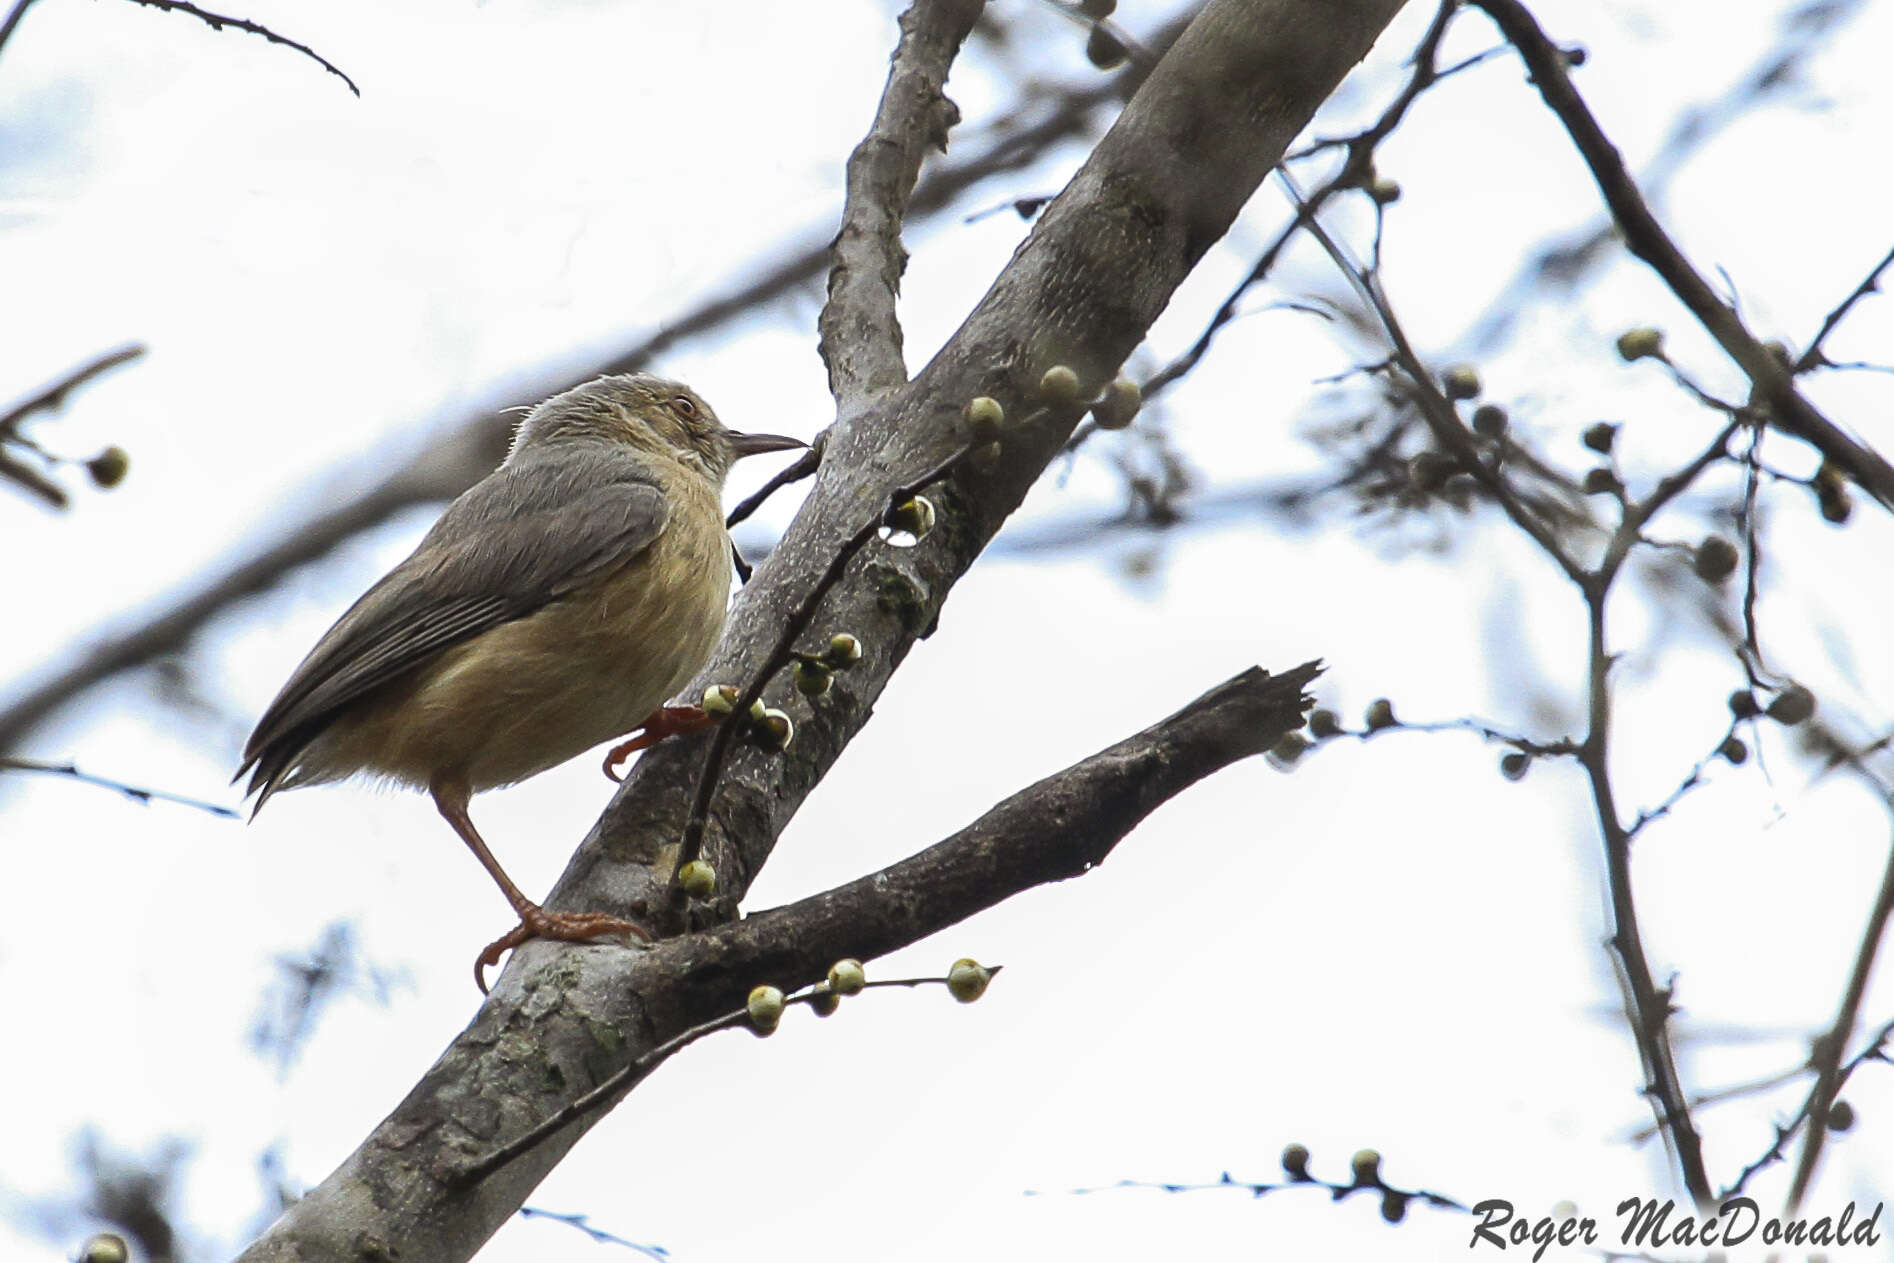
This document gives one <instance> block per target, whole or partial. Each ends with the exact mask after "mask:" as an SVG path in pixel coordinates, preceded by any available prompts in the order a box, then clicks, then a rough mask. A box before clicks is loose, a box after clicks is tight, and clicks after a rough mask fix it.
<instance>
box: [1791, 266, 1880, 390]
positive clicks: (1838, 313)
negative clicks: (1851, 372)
mask: <svg viewBox="0 0 1894 1263" xmlns="http://www.w3.org/2000/svg"><path fill="white" fill-rule="evenodd" d="M1889 264H1894V247H1889V249H1888V252H1887V253H1886V254H1884V255H1882V256H1881V261H1880V262H1879V263H1877V264H1875V265H1874V268H1873V270H1871V271H1870V272H1869V273H1868V274H1867V276H1865V277H1863V278H1862V280H1861V284H1859V285H1857V286H1855V288H1854V292H1853V293H1851V294H1849V295H1848V297H1846V298H1844V299H1842V300H1841V301H1840V302H1839V303H1837V304H1835V309H1834V310H1833V311H1831V312H1829V313H1828V315H1827V316H1826V317H1824V318H1823V320H1822V327H1821V328H1820V329H1818V330H1816V332H1815V336H1814V338H1812V339H1811V340H1810V341H1809V344H1808V349H1807V350H1805V351H1803V352H1802V354H1801V355H1800V356H1799V357H1798V358H1797V359H1796V361H1795V367H1794V368H1792V369H1790V370H1789V371H1790V372H1791V373H1794V374H1795V375H1797V376H1800V375H1801V374H1803V373H1806V372H1808V371H1809V370H1810V369H1812V368H1815V367H1817V366H1818V365H1829V366H1831V367H1835V368H1840V367H1842V366H1841V365H1839V364H1835V363H1834V362H1833V361H1832V360H1830V359H1829V358H1828V357H1827V356H1826V355H1824V354H1822V343H1824V342H1826V341H1827V340H1828V335H1829V334H1831V333H1833V332H1834V331H1835V326H1836V325H1838V324H1840V323H1841V322H1842V321H1843V320H1844V319H1846V318H1847V315H1848V313H1849V312H1850V311H1852V310H1854V305H1855V304H1856V303H1858V302H1860V301H1861V300H1862V299H1864V298H1866V297H1867V296H1868V295H1869V294H1873V293H1877V292H1879V290H1880V288H1881V273H1883V272H1885V271H1887V269H1888V265H1889Z"/></svg>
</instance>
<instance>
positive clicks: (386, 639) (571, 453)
mask: <svg viewBox="0 0 1894 1263" xmlns="http://www.w3.org/2000/svg"><path fill="white" fill-rule="evenodd" d="M669 516H670V507H669V505H668V504H667V502H666V500H665V496H664V493H663V491H662V490H661V489H660V488H659V487H658V485H657V483H656V481H655V479H654V477H653V474H652V473H651V471H650V468H649V465H648V463H647V462H645V461H641V460H640V459H639V458H638V457H637V455H636V454H635V453H634V452H633V451H632V450H630V449H628V448H626V447H624V446H623V445H622V444H617V443H613V442H610V441H608V440H605V439H602V438H591V437H574V438H570V439H561V440H557V441H551V442H545V443H544V444H543V445H541V446H535V447H527V448H523V449H521V450H518V451H516V452H515V453H514V455H513V456H512V457H510V458H509V459H508V461H507V463H506V464H505V465H503V466H501V467H500V468H499V469H498V470H496V471H494V473H493V474H492V475H490V476H489V477H487V478H486V479H484V480H482V481H481V482H479V483H477V484H475V485H474V486H473V487H472V488H470V489H469V490H468V491H467V492H466V493H465V494H463V495H462V496H461V497H460V498H459V499H458V500H456V501H454V503H453V504H452V505H451V506H450V507H449V508H448V510H447V512H446V513H445V514H443V515H442V517H441V520H440V521H439V522H437V523H435V525H434V528H433V529H432V530H430V531H429V532H428V533H427V536H426V537H425V538H424V539H422V541H421V543H420V545H419V546H418V547H417V548H416V549H415V550H414V552H413V553H412V554H411V555H410V556H409V557H408V558H407V559H406V560H405V561H403V562H402V563H401V564H400V565H398V566H396V567H395V568H394V569H393V570H391V571H390V572H389V573H388V574H387V575H386V576H385V577H384V578H383V579H382V580H381V581H380V582H379V583H377V584H375V586H374V587H372V588H370V589H369V590H368V591H367V592H366V593H364V594H363V595H362V598H361V599H360V600H359V601H357V602H356V603H355V604H354V605H353V606H351V607H350V608H349V610H348V612H347V613H346V614H344V615H343V616H342V617H341V618H340V619H339V620H338V621H337V622H336V624H335V626H334V627H332V628H330V629H329V631H328V633H327V634H326V635H324V636H323V638H322V639H321V640H320V641H319V642H317V644H316V647H315V648H314V649H312V650H311V651H310V653H309V656H308V657H307V658H305V659H304V660H303V662H302V665H301V666H299V667H297V668H296V671H295V673H294V674H293V675H291V676H290V678H289V682H288V683H287V684H285V685H284V686H283V689H282V691H281V692H280V693H279V694H278V695H277V697H276V700H275V701H274V702H272V703H271V704H270V707H269V709H268V710H267V711H265V712H264V715H263V718H262V719H261V720H259V721H258V723H257V726H256V731H255V732H254V733H252V734H251V736H250V740H249V743H248V745H246V746H245V748H244V754H243V759H244V761H243V766H242V768H240V769H239V770H238V772H237V779H239V780H241V779H242V778H243V776H244V775H245V774H246V773H251V772H252V770H253V769H254V772H253V774H252V775H251V778H250V785H249V789H248V791H247V792H248V793H253V794H254V793H260V794H261V797H259V798H258V800H257V809H258V810H261V809H262V806H263V803H264V802H266V801H267V800H268V799H269V797H270V795H271V794H273V793H274V792H275V791H276V790H277V789H279V788H281V787H282V786H283V783H284V781H285V779H286V778H287V777H288V776H289V775H290V774H291V773H292V772H293V771H294V769H295V766H296V762H297V759H298V757H299V756H300V755H301V754H302V752H303V751H304V750H305V749H306V748H307V747H308V745H309V743H310V742H311V741H313V740H315V738H316V737H317V736H319V735H320V734H321V733H322V731H323V729H324V728H325V727H327V726H328V724H329V723H330V722H331V721H332V720H334V718H335V717H336V715H337V714H338V713H339V712H340V711H341V710H342V709H343V708H345V707H347V706H348V705H349V704H350V703H352V702H355V701H357V700H359V699H360V698H362V697H363V696H364V695H366V694H368V693H370V692H372V691H373V690H375V689H377V688H379V687H381V686H383V685H385V684H388V683H389V682H391V681H393V680H395V679H397V678H399V677H400V676H402V675H403V674H405V673H406V672H408V671H411V670H413V669H415V668H417V667H419V666H420V665H421V664H423V663H425V662H426V661H428V660H429V659H431V658H432V657H433V656H434V655H436V654H438V653H440V652H441V651H442V650H444V649H447V648H449V647H450V646H453V645H456V644H459V643H461V642H462V641H465V640H468V639H470V638H471V637H474V636H476V635H479V634H480V633H481V632H483V631H486V630H488V629H490V628H493V627H496V626H498V625H500V624H502V623H505V622H509V621H511V620H513V619H517V618H523V617H525V616H526V615H528V614H531V613H533V612H534V611H536V610H539V609H541V608H543V607H544V606H546V605H548V604H550V603H551V602H553V601H557V600H559V599H560V598H561V597H562V596H565V595H567V594H568V593H570V592H572V591H573V590H574V589H575V588H578V587H580V586H581V585H583V584H585V583H586V582H587V581H589V580H591V579H594V578H597V577H598V576H600V575H602V574H606V573H609V572H610V571H612V570H614V569H616V568H617V567H619V566H622V565H623V564H625V563H626V562H628V561H630V560H631V559H632V558H634V557H636V556H637V555H638V554H639V553H640V552H642V551H644V550H645V549H646V548H649V547H650V546H651V543H652V541H654V540H656V539H657V538H658V536H659V534H660V533H662V532H663V530H664V527H665V523H666V522H667V520H668V519H669Z"/></svg>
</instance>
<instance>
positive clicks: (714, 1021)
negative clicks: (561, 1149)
mask: <svg viewBox="0 0 1894 1263" xmlns="http://www.w3.org/2000/svg"><path fill="white" fill-rule="evenodd" d="M1001 968H1002V967H1001V966H999V965H991V966H988V967H987V969H988V972H989V973H991V974H997V973H999V971H1000V969H1001ZM946 983H947V979H945V978H884V979H879V980H871V981H868V982H865V983H863V984H862V989H863V990H871V989H873V988H876V987H901V988H904V989H905V988H912V987H924V986H929V985H933V984H939V985H941V986H945V985H946ZM828 994H830V992H829V989H828V987H827V985H826V984H824V985H818V986H814V987H810V988H809V989H808V990H806V991H802V992H799V993H797V994H796V995H792V996H786V997H784V999H783V1004H784V1005H785V1006H788V1005H792V1004H803V1005H809V1006H811V1007H813V1006H814V1004H815V1002H816V1001H817V999H818V998H820V997H822V996H825V995H828ZM749 1025H750V1013H749V1008H748V1007H747V1006H745V1007H743V1008H736V1009H731V1010H730V1011H729V1012H727V1013H723V1014H720V1015H719V1016H717V1017H713V1018H711V1019H710V1020H709V1021H706V1022H699V1023H697V1024H696V1025H695V1026H691V1027H687V1028H685V1029H684V1030H681V1031H679V1032H678V1033H677V1034H675V1035H673V1036H672V1037H671V1038H669V1039H667V1040H665V1041H664V1042H663V1043H661V1044H659V1045H657V1046H656V1047H655V1048H653V1049H651V1050H650V1051H649V1052H647V1053H644V1054H642V1055H641V1056H638V1057H635V1058H633V1059H632V1060H631V1061H629V1062H627V1063H626V1064H625V1065H623V1066H620V1067H619V1068H618V1069H617V1070H615V1071H613V1072H612V1073H611V1074H610V1075H608V1076H606V1078H605V1079H604V1080H603V1081H601V1082H600V1083H599V1084H598V1085H597V1086H596V1087H594V1088H592V1089H591V1090H590V1091H588V1092H586V1093H585V1094H584V1095H583V1096H580V1097H578V1098H577V1099H576V1100H573V1101H572V1102H570V1103H569V1104H567V1105H565V1106H562V1107H561V1108H559V1109H558V1110H555V1111H554V1112H553V1113H551V1114H548V1115H547V1116H546V1117H545V1118H543V1119H541V1120H540V1121H539V1122H538V1123H536V1124H534V1125H533V1127H532V1128H530V1129H529V1130H527V1131H525V1132H522V1133H521V1134H520V1135H518V1136H515V1137H514V1138H513V1139H511V1140H509V1141H507V1142H506V1143H505V1144H503V1145H500V1146H499V1147H498V1148H495V1149H492V1150H489V1151H488V1152H486V1153H483V1154H481V1155H480V1156H479V1157H478V1158H475V1159H474V1160H473V1161H471V1162H469V1163H467V1165H466V1166H464V1167H461V1168H459V1169H458V1170H456V1171H455V1172H454V1179H455V1180H456V1182H459V1183H463V1184H464V1183H471V1182H472V1181H474V1180H477V1179H479V1178H481V1177H482V1176H484V1175H489V1174H491V1173H492V1172H494V1171H497V1170H499V1169H500V1168H501V1167H503V1166H505V1165H506V1164H507V1163H509V1162H511V1161H513V1159H515V1158H517V1157H519V1156H520V1155H521V1154H523V1153H528V1152H530V1151H531V1150H532V1149H533V1147H534V1146H536V1145H539V1144H541V1143H543V1142H544V1141H545V1140H546V1138H547V1137H549V1136H552V1135H554V1134H555V1133H557V1132H558V1131H559V1129H560V1128H562V1127H565V1126H566V1125H567V1124H569V1123H571V1122H573V1121H575V1120H577V1119H580V1118H583V1117H585V1116H586V1115H587V1114H590V1113H592V1112H593V1111H595V1110H598V1109H600V1108H601V1107H603V1108H607V1109H609V1108H610V1107H611V1105H612V1104H613V1103H614V1102H615V1101H616V1100H617V1098H619V1097H621V1096H623V1095H624V1094H625V1093H627V1092H629V1091H631V1089H632V1088H634V1087H636V1086H637V1085H638V1084H639V1083H640V1082H641V1081H642V1080H643V1079H644V1078H645V1076H647V1075H649V1074H650V1073H651V1072H652V1071H653V1070H656V1069H657V1068H658V1067H659V1066H660V1065H662V1064H664V1062H666V1061H668V1060H670V1058H671V1057H672V1056H674V1055H675V1054H677V1053H679V1052H681V1051H683V1050H684V1049H686V1048H688V1047H690V1046H691V1045H692V1044H694V1043H696V1042H697V1041H698V1040H700V1039H703V1038H705V1037H706V1036H710V1035H715V1034H716V1033H717V1032H718V1031H727V1030H734V1029H736V1028H737V1027H740V1026H749ZM766 1033H767V1032H766Z"/></svg>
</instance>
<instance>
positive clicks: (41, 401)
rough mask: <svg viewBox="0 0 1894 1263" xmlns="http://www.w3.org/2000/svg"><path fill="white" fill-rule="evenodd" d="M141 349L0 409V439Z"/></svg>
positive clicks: (110, 354) (125, 349) (107, 357)
mask: <svg viewBox="0 0 1894 1263" xmlns="http://www.w3.org/2000/svg"><path fill="white" fill-rule="evenodd" d="M17 12H18V10H15V13H16V14H17ZM144 353H145V348H144V346H143V345H142V344H141V343H137V342H134V343H131V344H130V345H128V346H122V347H120V348H118V350H116V351H107V352H106V353H105V354H104V355H101V356H99V357H98V358H97V359H95V360H91V361H89V362H88V363H85V364H81V365H80V366H79V367H78V368H75V369H73V370H72V371H71V372H70V373H67V374H66V375H65V376H64V377H61V378H59V379H58V380H56V381H54V382H53V383H52V384H51V385H49V386H45V387H42V388H41V389H39V390H37V391H35V392H34V393H33V394H31V395H29V396H27V397H26V398H25V399H22V400H20V402H18V403H16V404H14V405H13V406H12V407H11V408H8V409H7V410H6V411H5V412H0V439H10V438H12V437H13V436H14V435H15V434H17V433H18V432H19V428H20V423H21V422H23V421H25V420H26V418H27V417H28V416H30V415H32V414H33V413H35V412H40V411H43V410H47V409H53V408H58V407H59V406H60V405H61V404H63V403H65V402H66V396H67V395H70V394H71V393H72V392H73V391H75V390H77V389H79V387H81V386H83V385H85V384H86V383H87V382H89V381H91V380H92V379H93V378H94V377H97V376H98V375H99V374H101V373H105V372H109V371H111V370H112V369H114V368H117V367H118V366H119V365H120V364H129V363H130V362H131V361H133V360H135V359H137V358H138V357H139V356H141V355H143V354H144Z"/></svg>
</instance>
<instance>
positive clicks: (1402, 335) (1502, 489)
mask: <svg viewBox="0 0 1894 1263" xmlns="http://www.w3.org/2000/svg"><path fill="white" fill-rule="evenodd" d="M1276 174H1277V177H1278V178H1279V179H1281V181H1282V183H1283V186H1284V187H1285V188H1286V189H1288V191H1289V197H1290V199H1291V200H1292V201H1293V202H1294V203H1295V204H1296V206H1297V207H1301V206H1303V205H1305V204H1306V202H1307V199H1306V198H1304V197H1303V195H1302V190H1301V189H1299V188H1298V187H1297V186H1296V182H1295V177H1293V176H1291V175H1290V174H1289V173H1288V172H1287V171H1283V170H1278V171H1277V173H1276ZM1304 222H1305V223H1306V225H1307V228H1308V231H1309V234H1310V235H1311V236H1313V237H1314V238H1315V239H1316V241H1317V242H1318V243H1320V245H1321V247H1322V249H1323V250H1324V251H1326V252H1327V254H1328V256H1329V258H1330V259H1332V260H1333V261H1334V263H1335V266H1336V267H1337V268H1339V269H1340V270H1341V272H1342V275H1343V276H1344V277H1346V278H1347V280H1348V282H1349V283H1350V284H1351V285H1353V286H1354V287H1355V289H1356V291H1357V292H1358V293H1360V295H1361V296H1362V299H1363V301H1365V302H1366V303H1368V305H1369V306H1370V307H1372V308H1373V309H1374V313H1375V316H1376V318H1377V319H1378V320H1380V322H1381V327H1382V331H1383V332H1384V333H1386V334H1387V337H1388V341H1389V343H1390V345H1391V346H1392V348H1393V351H1394V355H1395V358H1396V359H1397V360H1398V361H1399V363H1400V365H1401V370H1402V371H1403V372H1404V373H1406V374H1407V376H1408V379H1409V381H1410V382H1411V383H1412V386H1413V391H1414V399H1415V402H1416V403H1417V404H1418V405H1419V407H1420V411H1421V416H1422V417H1423V418H1424V419H1425V420H1426V422H1427V427H1428V429H1430V430H1431V431H1433V434H1434V437H1435V438H1436V439H1438V440H1439V442H1440V445H1441V446H1442V447H1444V448H1446V450H1447V451H1448V452H1449V453H1450V454H1452V455H1453V457H1454V458H1455V459H1456V460H1457V461H1458V462H1459V465H1460V468H1461V469H1463V470H1464V471H1465V472H1467V473H1469V474H1471V475H1473V477H1474V478H1475V479H1476V480H1478V482H1479V483H1480V485H1481V486H1483V487H1485V488H1486V489H1487V491H1488V492H1489V493H1491V495H1492V496H1493V499H1494V501H1495V502H1496V503H1497V504H1498V505H1499V506H1500V508H1501V509H1502V510H1504V511H1505V513H1506V516H1507V517H1509V518H1511V519H1512V521H1513V523H1514V525H1516V526H1518V527H1519V528H1520V529H1521V530H1523V531H1525V532H1526V534H1528V535H1530V536H1531V537H1532V539H1533V542H1534V543H1536V544H1538V545H1539V547H1540V549H1541V550H1542V551H1544V553H1545V554H1546V556H1548V557H1550V558H1552V560H1553V561H1555V562H1556V563H1558V566H1559V569H1561V570H1563V571H1564V572H1565V575H1566V577H1567V578H1568V579H1571V580H1572V581H1573V582H1574V583H1576V584H1579V585H1580V586H1583V584H1584V582H1585V579H1586V571H1585V569H1584V567H1582V566H1581V565H1579V563H1578V561H1577V559H1576V558H1574V557H1573V556H1572V555H1571V553H1570V551H1569V550H1568V549H1567V548H1566V546H1565V543H1564V541H1562V540H1561V539H1560V538H1559V537H1558V535H1557V534H1556V533H1554V531H1553V530H1552V528H1551V527H1550V526H1548V525H1546V523H1545V522H1544V521H1543V520H1541V519H1540V517H1539V516H1538V514H1536V513H1534V512H1533V511H1532V510H1531V509H1530V508H1528V507H1527V506H1526V504H1525V503H1524V502H1523V501H1522V500H1520V498H1519V496H1518V494H1517V493H1516V492H1514V490H1513V488H1512V485H1511V484H1510V483H1508V482H1507V481H1506V478H1505V475H1504V474H1503V473H1502V472H1501V471H1500V470H1499V469H1497V468H1495V467H1493V466H1492V465H1489V464H1488V463H1487V462H1486V461H1483V460H1481V459H1480V451H1479V448H1478V446H1477V445H1476V444H1475V443H1474V441H1473V434H1472V432H1471V431H1469V430H1468V429H1467V427H1466V423H1465V422H1463V421H1461V420H1460V414H1459V413H1458V412H1456V411H1454V407H1453V403H1452V401H1451V400H1449V399H1448V398H1447V396H1446V395H1444V394H1442V393H1441V390H1440V387H1439V386H1437V385H1436V384H1435V383H1434V379H1433V374H1432V373H1430V372H1428V371H1427V366H1426V365H1425V364H1424V363H1422V362H1421V358H1420V356H1419V354H1418V353H1416V352H1415V350H1414V346H1413V343H1411V342H1409V341H1408V338H1407V333H1406V331H1405V330H1404V329H1402V327H1401V322H1400V319H1399V318H1398V317H1397V316H1396V315H1395V314H1394V309H1393V307H1392V306H1391V305H1390V304H1389V302H1388V300H1387V296H1386V295H1385V294H1383V293H1382V292H1381V287H1380V285H1379V284H1377V283H1376V281H1375V278H1374V277H1372V276H1370V275H1369V274H1368V272H1367V271H1366V270H1364V269H1363V268H1362V266H1361V265H1360V264H1359V263H1357V262H1355V261H1354V259H1352V258H1351V257H1350V256H1349V254H1348V252H1347V251H1346V250H1345V249H1343V248H1342V246H1341V244H1340V243H1339V242H1337V241H1336V240H1335V238H1334V237H1333V236H1331V235H1330V234H1329V231H1328V229H1326V228H1324V227H1323V226H1322V221H1321V220H1320V219H1318V218H1316V217H1313V216H1311V217H1309V218H1308V219H1307V220H1305V221H1304Z"/></svg>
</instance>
